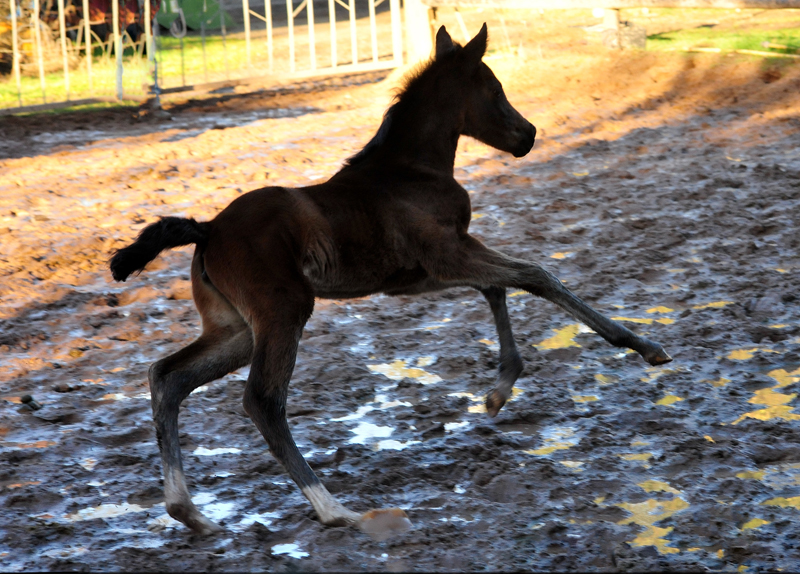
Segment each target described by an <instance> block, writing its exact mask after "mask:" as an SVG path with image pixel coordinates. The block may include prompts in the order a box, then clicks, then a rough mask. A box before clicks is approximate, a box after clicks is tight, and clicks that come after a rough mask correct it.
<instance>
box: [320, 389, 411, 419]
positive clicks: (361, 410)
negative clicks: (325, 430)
mask: <svg viewBox="0 0 800 574" xmlns="http://www.w3.org/2000/svg"><path fill="white" fill-rule="evenodd" d="M410 406H412V405H411V403H409V402H406V401H390V400H387V397H386V395H383V394H377V395H375V400H374V401H372V402H370V403H367V404H366V405H363V406H360V407H358V409H356V412H354V413H350V414H349V415H345V416H343V417H338V418H335V419H331V421H333V422H342V421H353V420H356V419H360V418H361V417H363V416H364V415H365V414H367V413H369V412H372V411H376V410H384V409H390V408H392V407H410Z"/></svg>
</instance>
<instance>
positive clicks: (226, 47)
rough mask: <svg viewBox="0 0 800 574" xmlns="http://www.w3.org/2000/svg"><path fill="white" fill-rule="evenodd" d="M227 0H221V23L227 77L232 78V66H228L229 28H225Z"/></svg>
mask: <svg viewBox="0 0 800 574" xmlns="http://www.w3.org/2000/svg"><path fill="white" fill-rule="evenodd" d="M226 14H227V12H225V0H219V23H220V26H221V28H222V57H223V59H224V60H225V79H226V80H228V79H230V68H229V66H228V44H227V42H226V36H227V30H226V28H225V15H226Z"/></svg>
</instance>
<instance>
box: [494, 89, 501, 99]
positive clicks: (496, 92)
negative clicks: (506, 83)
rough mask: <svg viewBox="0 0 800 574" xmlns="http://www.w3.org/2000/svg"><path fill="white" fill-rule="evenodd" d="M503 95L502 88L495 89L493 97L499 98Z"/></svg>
mask: <svg viewBox="0 0 800 574" xmlns="http://www.w3.org/2000/svg"><path fill="white" fill-rule="evenodd" d="M502 94H503V90H501V89H500V88H495V89H493V90H492V95H493V96H494V97H496V98H499V97H500V96H501V95H502Z"/></svg>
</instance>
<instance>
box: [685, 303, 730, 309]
mask: <svg viewBox="0 0 800 574" xmlns="http://www.w3.org/2000/svg"><path fill="white" fill-rule="evenodd" d="M728 305H733V301H712V302H711V303H703V304H702V305H695V306H693V307H692V309H698V310H699V309H722V308H723V307H727V306H728Z"/></svg>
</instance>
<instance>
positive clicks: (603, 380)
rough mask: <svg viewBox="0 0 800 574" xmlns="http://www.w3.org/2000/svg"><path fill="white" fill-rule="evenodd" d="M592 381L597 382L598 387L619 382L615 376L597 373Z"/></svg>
mask: <svg viewBox="0 0 800 574" xmlns="http://www.w3.org/2000/svg"><path fill="white" fill-rule="evenodd" d="M594 379H595V380H596V381H597V382H598V384H599V385H600V386H605V385H610V384H612V383H616V382H617V381H619V377H617V376H616V375H604V374H602V373H597V374H596V375H595V376H594Z"/></svg>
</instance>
